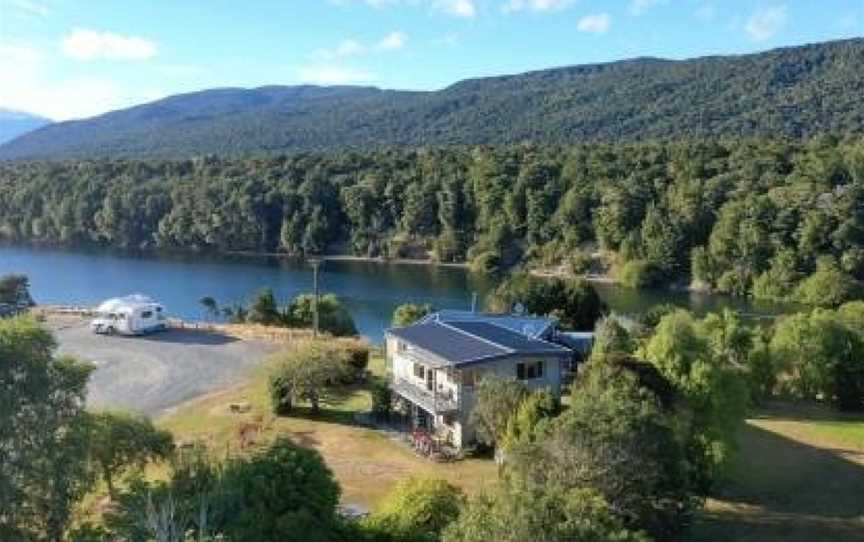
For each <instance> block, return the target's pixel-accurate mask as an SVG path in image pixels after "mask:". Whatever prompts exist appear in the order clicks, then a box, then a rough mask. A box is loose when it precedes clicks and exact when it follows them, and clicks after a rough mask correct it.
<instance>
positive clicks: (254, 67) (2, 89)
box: [0, 0, 864, 120]
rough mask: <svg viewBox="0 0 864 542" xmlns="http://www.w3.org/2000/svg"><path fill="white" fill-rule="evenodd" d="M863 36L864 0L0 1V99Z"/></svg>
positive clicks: (132, 97)
mask: <svg viewBox="0 0 864 542" xmlns="http://www.w3.org/2000/svg"><path fill="white" fill-rule="evenodd" d="M861 36H864V0H821V1H817V0H785V1H784V0H620V1H616V0H251V1H242V0H0V108H7V109H13V110H18V111H26V112H30V113H35V114H40V115H43V116H47V117H49V118H52V119H54V120H66V119H73V118H82V117H88V116H92V115H96V114H99V113H103V112H106V111H110V110H114V109H119V108H123V107H128V106H130V105H134V104H138V103H143V102H148V101H152V100H156V99H159V98H161V97H164V96H168V95H172V94H177V93H182V92H191V91H196V90H202V89H206V88H214V87H258V86H263V85H294V84H307V83H308V84H322V85H333V84H358V85H374V86H378V87H382V88H398V89H417V90H434V89H440V88H444V87H446V86H448V85H450V84H453V83H455V82H456V81H459V80H462V79H466V78H473V77H482V76H490V75H500V74H509V73H519V72H525V71H530V70H537V69H543V68H550V67H557V66H566V65H574V64H585V63H595V62H608V61H612V60H620V59H625V58H632V57H639V56H654V57H663V58H673V59H682V58H691V57H696V56H704V55H713V54H740V53H748V52H755V51H761V50H766V49H771V48H775V47H782V46H788V45H799V44H803V43H812V42H819V41H826V40H833V39H843V38H851V37H861Z"/></svg>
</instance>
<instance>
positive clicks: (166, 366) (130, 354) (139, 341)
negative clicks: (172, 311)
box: [49, 319, 278, 416]
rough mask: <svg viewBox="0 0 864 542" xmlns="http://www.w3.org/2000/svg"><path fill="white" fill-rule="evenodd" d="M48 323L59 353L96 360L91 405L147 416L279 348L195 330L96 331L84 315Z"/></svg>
mask: <svg viewBox="0 0 864 542" xmlns="http://www.w3.org/2000/svg"><path fill="white" fill-rule="evenodd" d="M49 324H51V328H52V330H53V332H54V334H55V337H56V338H57V342H58V344H59V346H60V347H59V353H60V354H67V355H71V356H74V357H76V358H78V359H81V360H85V361H89V362H91V363H93V364H95V365H96V371H95V372H94V373H93V376H92V377H91V379H90V393H89V396H88V406H89V407H91V408H118V409H125V410H134V411H139V412H142V413H144V414H147V415H149V416H158V415H159V414H161V413H162V412H164V411H165V410H167V409H169V408H171V407H174V406H177V405H178V404H180V403H182V402H184V401H187V400H189V399H191V398H193V397H196V396H198V395H203V394H205V393H209V392H212V391H216V390H219V389H222V388H225V387H228V386H230V385H232V384H235V383H237V382H238V381H240V380H242V379H243V378H244V377H245V376H246V375H248V374H249V371H250V370H251V369H252V368H253V367H255V366H257V365H260V363H261V362H262V361H263V359H264V358H266V357H267V356H268V355H269V354H271V353H272V352H274V351H276V350H277V348H278V347H277V346H276V345H274V344H272V343H268V342H264V341H251V340H240V339H236V338H234V337H227V336H224V335H216V334H212V333H204V332H196V331H181V330H169V331H165V332H161V333H156V334H153V335H148V336H144V337H121V336H106V335H96V334H95V333H93V332H91V331H90V329H89V328H88V326H87V321H86V320H78V319H76V320H75V321H73V322H62V323H60V322H49Z"/></svg>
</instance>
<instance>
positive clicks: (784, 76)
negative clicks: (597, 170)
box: [0, 39, 864, 159]
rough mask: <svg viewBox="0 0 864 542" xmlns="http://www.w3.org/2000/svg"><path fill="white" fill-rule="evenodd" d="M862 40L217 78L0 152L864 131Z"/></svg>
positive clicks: (153, 151) (68, 154)
mask: <svg viewBox="0 0 864 542" xmlns="http://www.w3.org/2000/svg"><path fill="white" fill-rule="evenodd" d="M862 95H864V39H853V40H845V41H834V42H826V43H821V44H815V45H807V46H802V47H791V48H785V49H777V50H773V51H768V52H764V53H758V54H751V55H741V56H714V57H705V58H697V59H691V60H683V61H673V60H663V59H652V58H640V59H633V60H625V61H620V62H612V63H608V64H594V65H583V66H573V67H565V68H558V69H551V70H542V71H536V72H530V73H525V74H519V75H513V76H504V77H489V78H480V79H472V80H466V81H461V82H458V83H456V84H454V85H452V86H450V87H448V88H445V89H442V90H438V91H433V92H407V91H396V90H381V89H377V88H371V87H329V88H321V87H313V86H299V87H284V86H283V87H279V86H269V87H262V88H257V89H212V90H206V91H202V92H197V93H192V94H184V95H178V96H172V97H168V98H165V99H163V100H159V101H156V102H153V103H149V104H144V105H140V106H137V107H133V108H129V109H125V110H121V111H116V112H112V113H108V114H105V115H102V116H99V117H95V118H92V119H86V120H82V121H74V122H63V123H58V124H55V125H52V126H48V127H46V128H43V129H41V130H37V131H35V132H32V133H30V134H27V135H24V136H22V137H20V138H18V139H16V140H15V141H12V142H9V143H7V144H6V145H3V146H0V158H52V159H56V158H73V157H74V158H81V157H92V156H112V157H118V156H143V155H150V156H154V155H158V156H162V157H173V158H185V157H187V156H190V155H193V154H204V153H216V154H220V155H226V154H233V155H237V154H241V153H250V152H256V153H279V152H297V151H315V150H328V151H329V150H333V149H354V150H364V151H366V150H370V149H382V148H387V147H393V146H404V147H417V146H421V145H436V146H438V145H510V144H519V143H523V142H533V143H537V144H574V143H582V142H586V141H619V140H628V141H638V140H641V139H644V138H663V137H706V136H747V137H751V136H790V137H810V136H812V135H814V134H817V133H823V132H849V131H854V132H857V133H860V132H861V131H862V130H864V104H862V101H861V100H860V97H861V96H862Z"/></svg>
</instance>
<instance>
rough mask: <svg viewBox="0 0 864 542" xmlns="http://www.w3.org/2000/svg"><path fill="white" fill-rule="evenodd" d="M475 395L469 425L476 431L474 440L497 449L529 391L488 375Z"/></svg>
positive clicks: (481, 381) (512, 382) (515, 382)
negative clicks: (511, 419)
mask: <svg viewBox="0 0 864 542" xmlns="http://www.w3.org/2000/svg"><path fill="white" fill-rule="evenodd" d="M475 394H476V396H475V399H474V408H473V409H472V410H471V415H470V416H471V424H472V425H474V427H476V430H477V439H478V440H479V441H480V442H481V443H483V444H486V445H487V446H492V447H494V446H497V445H498V444H499V443H500V442H501V441H502V439H503V438H504V435H505V434H506V431H507V424H508V423H509V422H510V418H511V417H512V416H513V415H514V414H515V413H516V411H517V410H518V408H519V405H520V404H521V403H522V401H523V400H524V399H525V397H526V395H527V394H528V391H527V390H526V389H525V386H523V385H522V384H521V383H520V382H517V381H515V380H506V379H503V378H497V377H494V376H488V375H487V376H484V377H483V378H482V379H481V380H480V382H479V383H478V385H477V391H476V392H475Z"/></svg>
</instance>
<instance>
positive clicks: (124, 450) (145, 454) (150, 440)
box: [90, 412, 174, 498]
mask: <svg viewBox="0 0 864 542" xmlns="http://www.w3.org/2000/svg"><path fill="white" fill-rule="evenodd" d="M90 419H91V428H92V432H91V444H90V455H91V458H92V459H93V461H94V462H95V463H96V465H97V466H98V469H99V471H100V472H101V474H102V479H103V481H104V482H105V484H106V485H107V486H108V494H109V495H110V496H111V497H112V498H114V497H116V495H117V493H116V488H115V487H114V480H115V478H116V476H117V475H118V474H120V473H122V472H123V470H125V469H127V468H137V469H143V468H144V466H146V465H147V463H149V462H150V461H158V460H164V459H168V458H169V457H170V455H171V453H172V452H173V448H174V438H173V437H172V435H171V433H170V432H168V431H162V430H159V429H156V427H154V426H153V423H152V422H151V421H150V420H149V419H147V418H144V417H141V416H135V415H132V414H128V413H122V412H99V413H96V414H92V415H91V416H90Z"/></svg>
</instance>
